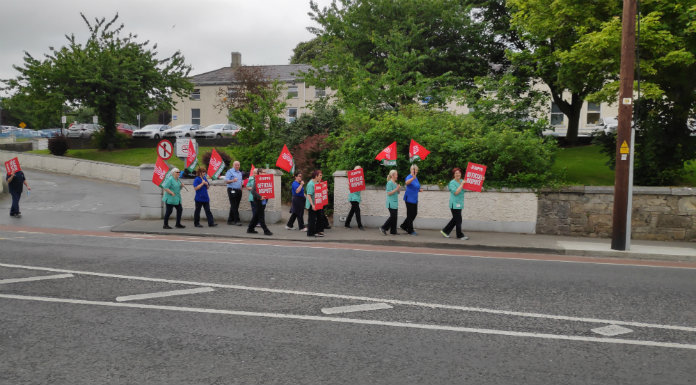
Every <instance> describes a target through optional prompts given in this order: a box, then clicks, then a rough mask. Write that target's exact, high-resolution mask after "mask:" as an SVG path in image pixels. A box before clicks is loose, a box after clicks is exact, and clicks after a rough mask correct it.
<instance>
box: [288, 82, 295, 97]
mask: <svg viewBox="0 0 696 385" xmlns="http://www.w3.org/2000/svg"><path fill="white" fill-rule="evenodd" d="M296 97H297V86H295V85H290V86H288V98H296Z"/></svg>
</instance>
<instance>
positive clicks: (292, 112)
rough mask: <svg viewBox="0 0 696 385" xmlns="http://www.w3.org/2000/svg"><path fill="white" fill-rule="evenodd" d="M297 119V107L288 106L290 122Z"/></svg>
mask: <svg viewBox="0 0 696 385" xmlns="http://www.w3.org/2000/svg"><path fill="white" fill-rule="evenodd" d="M295 120H297V108H288V123H292V122H294V121H295Z"/></svg>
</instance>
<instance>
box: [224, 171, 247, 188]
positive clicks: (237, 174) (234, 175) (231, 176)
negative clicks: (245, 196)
mask: <svg viewBox="0 0 696 385" xmlns="http://www.w3.org/2000/svg"><path fill="white" fill-rule="evenodd" d="M234 178H237V181H236V182H232V183H228V184H227V188H233V189H237V190H241V189H242V179H243V178H242V172H241V171H237V170H235V169H234V168H231V169H229V170H227V173H226V174H225V180H232V179H234Z"/></svg>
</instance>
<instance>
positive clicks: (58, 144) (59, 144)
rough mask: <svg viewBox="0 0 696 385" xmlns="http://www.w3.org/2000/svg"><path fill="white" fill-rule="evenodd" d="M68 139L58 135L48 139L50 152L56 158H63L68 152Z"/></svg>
mask: <svg viewBox="0 0 696 385" xmlns="http://www.w3.org/2000/svg"><path fill="white" fill-rule="evenodd" d="M69 147H70V146H69V145H68V139H67V138H66V137H65V136H64V135H57V136H54V137H51V138H49V139H48V151H50V152H51V154H53V155H56V156H63V155H65V153H66V152H68V148H69Z"/></svg>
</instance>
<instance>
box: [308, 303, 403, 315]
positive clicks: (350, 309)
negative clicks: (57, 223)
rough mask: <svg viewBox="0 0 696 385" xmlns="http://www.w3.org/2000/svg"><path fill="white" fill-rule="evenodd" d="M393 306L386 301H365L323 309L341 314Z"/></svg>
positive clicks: (323, 311) (325, 312)
mask: <svg viewBox="0 0 696 385" xmlns="http://www.w3.org/2000/svg"><path fill="white" fill-rule="evenodd" d="M391 308H393V306H391V305H388V304H386V303H364V304H361V305H349V306H338V307H325V308H323V309H321V312H322V313H324V314H340V313H353V312H356V311H370V310H383V309H391Z"/></svg>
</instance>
